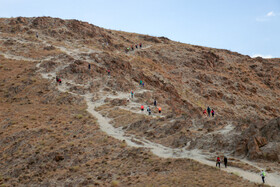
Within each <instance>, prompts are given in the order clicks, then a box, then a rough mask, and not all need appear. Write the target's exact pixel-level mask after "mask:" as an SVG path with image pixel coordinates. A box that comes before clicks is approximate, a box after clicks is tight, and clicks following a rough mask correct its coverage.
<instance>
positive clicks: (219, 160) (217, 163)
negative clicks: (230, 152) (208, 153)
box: [216, 157, 221, 168]
mask: <svg viewBox="0 0 280 187" xmlns="http://www.w3.org/2000/svg"><path fill="white" fill-rule="evenodd" d="M218 165H219V168H221V159H220V157H217V161H216V167H217V166H218Z"/></svg>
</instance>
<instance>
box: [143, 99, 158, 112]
mask: <svg viewBox="0 0 280 187" xmlns="http://www.w3.org/2000/svg"><path fill="white" fill-rule="evenodd" d="M154 106H155V107H157V100H154ZM157 109H158V113H161V107H157ZM141 111H142V112H143V111H144V105H141ZM147 112H148V113H149V115H151V114H152V110H151V108H150V106H147Z"/></svg>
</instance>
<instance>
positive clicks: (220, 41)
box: [0, 0, 280, 58]
mask: <svg viewBox="0 0 280 187" xmlns="http://www.w3.org/2000/svg"><path fill="white" fill-rule="evenodd" d="M18 16H22V17H35V16H51V17H58V18H62V19H77V20H81V21H86V22H89V23H92V24H94V25H97V26H100V27H104V28H107V29H113V30H121V31H127V32H134V33H141V34H148V35H152V36H165V37H167V38H169V39H171V40H174V41H179V42H182V43H188V44H194V45H201V46H207V47H213V48H221V49H229V50H231V51H236V52H239V53H241V54H245V55H249V56H252V57H255V56H262V57H266V58H274V57H278V58H279V57H280V0H138V1H135V0H130V1H128V0H47V1H46V0H0V17H5V18H9V17H18Z"/></svg>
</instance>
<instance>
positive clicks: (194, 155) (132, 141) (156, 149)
mask: <svg viewBox="0 0 280 187" xmlns="http://www.w3.org/2000/svg"><path fill="white" fill-rule="evenodd" d="M55 47H57V46H55ZM58 48H59V49H60V50H62V51H63V52H65V53H67V54H69V55H71V54H73V51H67V48H62V47H58ZM90 52H92V51H90ZM94 52H97V51H94ZM78 54H79V51H75V57H77V56H78ZM0 55H3V56H4V57H5V58H7V59H13V60H25V61H32V62H34V61H38V60H35V59H30V58H24V57H21V56H15V55H10V54H4V53H0ZM43 60H46V59H43ZM41 63H42V61H41V62H40V63H38V64H37V65H36V67H37V68H38V72H39V73H40V74H41V76H42V77H43V78H44V79H49V80H51V81H55V77H56V75H57V73H58V72H59V71H61V70H63V69H64V68H66V67H67V66H69V65H70V64H59V66H58V67H57V68H56V69H55V70H54V71H52V72H47V73H46V72H45V71H44V69H43V68H41V66H40V65H41ZM76 85H78V86H84V87H88V85H82V84H76V83H74V82H73V81H72V80H66V79H63V82H62V84H61V85H59V86H58V87H57V88H58V90H59V91H61V92H68V93H70V94H73V95H76V96H80V97H83V98H84V99H85V101H86V103H87V106H88V107H87V111H88V112H89V113H90V114H92V115H93V116H94V117H95V118H96V119H97V121H98V124H99V126H100V129H101V130H102V131H104V132H105V133H107V134H108V135H109V136H112V137H114V138H116V139H118V140H121V141H125V142H126V143H127V145H129V146H131V147H138V148H139V147H141V148H147V149H150V150H151V152H152V153H153V154H155V155H157V156H159V157H162V158H188V159H193V160H195V161H198V162H200V163H202V164H206V165H209V166H215V162H213V161H209V160H208V159H207V157H206V156H205V155H204V154H202V152H201V151H200V150H197V149H194V150H187V147H184V148H176V149H173V148H169V147H166V146H163V145H161V144H158V143H154V142H151V141H149V140H146V139H145V138H136V137H135V136H134V135H128V134H126V133H125V131H123V129H122V128H115V127H114V126H113V125H112V124H111V121H112V120H111V119H110V118H107V117H104V116H103V115H102V114H101V113H100V112H98V111H96V108H98V107H100V106H102V105H104V104H105V99H106V98H119V99H122V98H128V96H129V94H125V93H118V94H117V95H113V94H111V93H108V92H104V91H101V90H100V93H99V96H100V97H99V99H98V100H94V95H93V94H92V93H86V94H77V93H74V92H71V91H69V90H70V88H71V86H76ZM137 91H138V90H136V91H135V92H137ZM147 91H149V90H142V92H147ZM135 104H136V103H135V102H132V103H130V105H131V106H130V108H128V109H131V108H132V107H133V106H135ZM122 109H127V108H122ZM130 112H135V111H130ZM137 113H138V112H137ZM230 130H231V126H229V127H227V129H224V130H223V131H221V132H220V133H228V132H229V131H230ZM250 165H252V166H254V167H255V164H253V163H252V162H250ZM221 169H222V170H224V171H226V172H229V173H234V174H236V175H239V176H241V177H243V178H245V179H247V180H249V181H251V182H256V183H261V177H260V175H259V174H257V173H252V172H249V171H245V170H242V169H239V168H235V167H228V168H221ZM260 169H261V168H260ZM266 184H269V185H271V186H276V187H280V176H279V175H278V174H276V173H268V174H267V176H266Z"/></svg>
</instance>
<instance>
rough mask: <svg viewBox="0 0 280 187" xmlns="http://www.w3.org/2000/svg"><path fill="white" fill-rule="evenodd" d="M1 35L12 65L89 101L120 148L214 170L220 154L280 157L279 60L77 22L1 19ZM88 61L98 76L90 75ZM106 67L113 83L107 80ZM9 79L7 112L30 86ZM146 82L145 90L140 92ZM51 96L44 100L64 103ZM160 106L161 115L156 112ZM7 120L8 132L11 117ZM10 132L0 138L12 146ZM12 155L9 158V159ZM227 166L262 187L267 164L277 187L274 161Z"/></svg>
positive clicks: (1, 48)
mask: <svg viewBox="0 0 280 187" xmlns="http://www.w3.org/2000/svg"><path fill="white" fill-rule="evenodd" d="M0 31H1V33H0V34H1V38H0V44H1V45H0V51H1V53H0V56H1V55H2V57H1V58H2V60H3V62H5V68H8V69H9V63H14V62H16V61H19V62H21V63H20V66H21V67H23V66H24V64H23V63H27V64H29V66H30V63H32V64H33V67H35V64H36V67H37V69H36V72H38V73H40V74H42V76H43V78H45V79H49V80H50V81H49V84H50V85H52V86H51V88H48V89H47V90H56V88H57V89H59V90H60V91H61V92H62V93H64V94H66V96H67V97H68V102H69V103H70V105H73V102H72V101H73V100H74V101H75V100H77V99H78V100H79V101H78V102H81V101H82V100H83V98H85V100H84V101H85V103H86V104H87V105H88V108H87V111H88V112H90V113H91V114H93V116H95V117H96V118H97V122H98V124H99V125H100V128H101V129H102V130H103V131H105V132H107V133H108V134H109V135H111V136H113V137H115V138H117V139H120V140H125V142H126V143H123V144H121V146H125V145H126V144H128V145H131V146H134V147H140V148H150V149H151V150H152V152H154V153H155V154H156V155H158V156H161V157H169V158H170V157H171V158H196V159H199V161H201V162H203V163H205V164H210V165H214V163H213V162H212V161H210V160H212V159H213V157H215V156H216V155H231V156H243V157H244V156H246V157H248V158H250V159H266V160H269V161H274V162H279V160H280V158H279V141H278V139H277V137H276V136H277V133H278V134H279V132H280V129H279V120H278V119H276V118H275V117H277V116H278V115H279V112H280V104H279V96H280V82H279V79H280V77H279V76H280V75H279V71H280V67H279V61H280V60H279V59H271V60H265V59H261V58H257V59H251V58H250V57H248V56H243V55H240V54H237V53H232V52H230V51H226V50H218V49H212V48H205V47H199V46H192V45H188V44H181V43H177V42H173V41H170V40H168V39H167V38H164V37H160V38H156V37H151V36H145V35H138V34H131V33H125V32H117V31H111V30H106V29H102V28H99V27H96V26H93V25H90V24H88V23H84V22H79V21H76V20H60V19H54V18H14V19H0ZM36 32H37V33H38V35H39V37H38V38H36V34H35V33H36ZM139 43H142V44H143V47H142V48H141V49H139V48H138V49H134V50H133V51H131V50H130V51H129V52H125V48H126V47H130V46H132V45H135V44H139ZM7 59H10V61H7ZM24 61H25V62H24ZM6 62H8V63H6ZM22 62H23V63H22ZM89 63H90V64H91V70H88V68H87V67H88V64H89ZM31 66H32V65H31ZM8 69H7V70H5V71H10V70H8ZM107 69H110V70H111V76H107V73H106V71H107ZM11 71H13V70H11ZM26 71H28V70H26ZM32 71H33V74H34V73H35V71H34V69H33V70H32ZM32 71H31V72H32ZM9 76H10V75H8V76H7V75H5V77H3V83H2V86H3V89H2V90H6V91H5V92H3V93H4V96H5V97H4V98H5V99H3V100H2V103H6V104H7V106H9V105H8V103H9V102H10V103H13V102H19V101H21V100H22V97H21V96H17V95H18V93H21V92H22V91H23V90H25V84H26V83H25V82H26V81H25V82H24V83H23V85H18V83H17V80H16V79H18V78H16V79H15V80H13V84H15V85H10V84H8V82H7V81H8V80H9V79H11V77H9ZM32 76H35V75H32ZM36 76H38V74H36ZM55 76H59V77H60V78H62V85H56V84H55ZM19 77H20V75H19ZM13 79H14V78H13ZM36 79H38V77H37V78H36ZM140 80H142V81H144V83H145V86H144V88H143V87H140V86H139V81H140ZM14 81H15V83H14ZM36 81H38V80H36ZM28 84H30V83H28ZM37 90H38V89H37ZM131 90H133V91H134V92H135V98H133V99H131V98H129V97H130V91H131ZM39 92H41V91H38V95H40V93H39ZM36 97H37V96H36ZM51 97H52V96H47V97H46V98H44V100H45V101H44V102H49V101H48V100H51V101H52V103H53V104H56V103H60V101H59V100H58V101H55V100H54V99H51ZM72 97H73V98H75V99H73V98H72ZM28 99H29V98H28ZM28 99H27V100H28ZM38 99H39V100H41V99H42V98H40V97H39V98H38ZM46 99H47V100H46ZM154 99H156V100H157V102H158V106H160V107H161V108H162V109H163V112H162V114H158V112H157V108H156V107H153V106H152V105H153V100H154ZM29 100H30V99H29ZM75 103H76V102H75ZM85 103H84V104H85ZM76 104H78V103H76ZM76 104H75V105H76ZM142 104H143V105H145V108H146V107H147V106H150V107H151V109H152V115H151V116H149V115H148V113H147V112H146V111H144V112H141V111H140V106H141V105H142ZM24 105H25V104H24ZM75 105H73V106H75ZM81 105H82V103H81ZM208 105H209V106H210V107H211V108H214V110H215V111H216V116H215V118H207V117H205V116H203V115H202V111H203V109H204V108H206V107H207V106H208ZM83 107H85V106H84V105H83ZM74 108H75V107H74ZM1 118H2V119H3V123H1V125H3V126H4V127H5V128H6V124H7V123H6V122H7V118H6V117H5V116H4V115H3V116H1ZM76 118H77V119H79V118H80V116H79V115H77V116H76ZM274 118H275V119H274ZM269 120H272V122H268V121H269ZM273 120H274V121H275V122H274V121H273ZM84 121H87V120H86V119H85V120H84ZM87 123H89V124H90V123H91V122H87ZM94 123H96V122H94ZM266 123H269V128H271V129H273V131H272V132H270V131H269V130H267V128H268V127H266V125H264V124H266ZM39 124H41V123H39ZM63 124H64V123H63ZM63 124H62V126H64V125H63ZM259 124H260V125H259ZM5 128H3V131H2V134H1V136H3V139H7V138H8V139H11V140H12V139H13V138H11V135H8V134H6V130H5ZM67 128H69V127H67ZM88 128H90V127H88ZM54 129H55V128H54ZM83 131H84V130H83ZM4 132H5V133H4ZM50 134H52V132H51V133H50ZM82 134H83V133H82ZM70 135H71V136H72V135H73V133H72V132H70ZM248 135H250V136H248ZM13 136H14V135H13ZM73 136H77V135H73ZM112 141H113V140H112ZM84 142H86V143H87V142H88V141H87V140H84ZM6 143H7V142H6ZM6 143H3V142H2V143H1V145H3V146H2V148H3V149H5V150H7V151H8V152H9V151H10V148H13V146H11V147H10V148H7V145H6ZM74 144H75V143H74ZM97 147H98V146H97ZM86 149H87V148H86ZM108 149H109V150H110V152H111V151H113V150H111V148H108ZM125 149H126V148H125ZM198 149H200V151H197V150H198ZM7 151H6V152H5V154H6V156H5V159H3V160H2V161H5V160H6V159H7V158H6V157H7V155H8V153H7ZM115 151H116V150H115ZM202 153H203V154H202ZM66 155H67V154H66ZM230 164H231V166H235V167H236V168H231V169H228V171H232V172H238V173H239V174H241V175H243V176H244V177H246V178H247V179H249V180H251V181H255V182H258V180H259V179H257V177H258V175H257V174H256V173H257V172H258V171H259V169H260V168H259V167H261V168H263V167H266V166H269V169H270V170H272V171H271V172H270V175H269V176H268V179H269V182H270V184H272V185H277V184H278V183H277V180H276V179H277V177H278V176H277V175H276V174H272V173H273V172H277V171H279V168H278V167H275V164H273V162H271V163H268V162H264V163H262V162H260V163H259V164H258V165H259V166H257V163H249V164H248V162H247V161H244V160H243V161H242V160H236V159H234V158H233V157H232V160H231V162H230ZM238 168H239V169H238ZM247 171H251V172H252V173H251V172H249V173H248V172H247ZM5 175H6V174H5ZM106 182H108V181H106ZM122 182H123V181H122ZM104 184H108V183H104ZM180 184H182V183H180ZM232 185H235V184H233V183H232Z"/></svg>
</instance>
